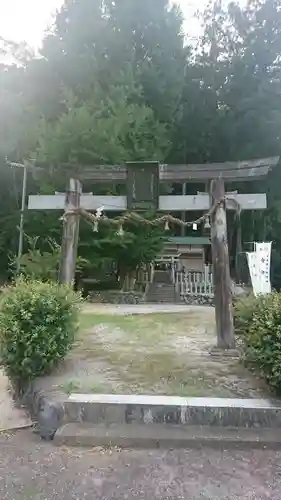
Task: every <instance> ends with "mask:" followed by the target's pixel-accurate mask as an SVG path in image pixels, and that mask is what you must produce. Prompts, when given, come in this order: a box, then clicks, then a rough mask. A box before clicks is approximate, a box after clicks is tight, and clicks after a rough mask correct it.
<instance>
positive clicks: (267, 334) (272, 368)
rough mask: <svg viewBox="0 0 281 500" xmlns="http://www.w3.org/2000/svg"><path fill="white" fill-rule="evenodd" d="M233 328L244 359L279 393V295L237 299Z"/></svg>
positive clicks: (280, 376)
mask: <svg viewBox="0 0 281 500" xmlns="http://www.w3.org/2000/svg"><path fill="white" fill-rule="evenodd" d="M235 327H236V332H237V334H239V335H240V336H241V339H242V342H243V348H244V356H245V360H246V362H248V363H250V364H252V365H253V366H254V367H255V368H256V369H257V370H258V371H259V372H260V374H261V375H262V377H263V378H265V380H266V381H267V383H268V384H269V386H270V387H272V388H273V389H274V391H275V392H276V393H277V394H280V393H281V294H280V293H276V292H274V293H271V294H269V295H265V296H260V297H257V298H255V297H254V296H250V297H247V298H246V299H241V300H239V301H238V302H237V304H236V306H235Z"/></svg>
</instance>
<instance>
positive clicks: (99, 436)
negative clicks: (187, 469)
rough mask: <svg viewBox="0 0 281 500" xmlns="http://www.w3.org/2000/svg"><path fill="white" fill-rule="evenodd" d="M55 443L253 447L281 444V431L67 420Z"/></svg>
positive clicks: (173, 446)
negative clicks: (80, 422)
mask: <svg viewBox="0 0 281 500" xmlns="http://www.w3.org/2000/svg"><path fill="white" fill-rule="evenodd" d="M54 443H55V444H56V445H58V446H60V445H66V446H85V447H120V448H146V449H153V448H166V449H167V448H168V449H174V448H202V447H211V448H219V449H228V448H230V449H233V448H238V449H247V450H248V449H254V448H261V449H264V448H270V449H280V448H281V431H280V430H278V432H276V430H275V431H273V430H272V429H237V428H223V429H219V428H213V427H207V426H206V427H199V426H195V427H192V426H190V427H186V426H182V425H181V426H174V425H172V424H166V425H161V424H155V425H144V424H131V425H118V424H117V425H109V426H106V425H101V424H100V425H93V424H87V423H84V424H78V423H70V424H66V425H64V426H62V427H61V428H60V429H58V431H57V432H56V434H55V436H54Z"/></svg>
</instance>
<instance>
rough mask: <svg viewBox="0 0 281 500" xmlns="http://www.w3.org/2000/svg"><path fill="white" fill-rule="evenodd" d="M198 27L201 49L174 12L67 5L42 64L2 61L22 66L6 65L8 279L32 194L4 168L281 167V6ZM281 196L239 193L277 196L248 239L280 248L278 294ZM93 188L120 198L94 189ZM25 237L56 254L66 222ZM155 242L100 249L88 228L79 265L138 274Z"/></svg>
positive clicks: (33, 224)
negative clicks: (276, 162) (26, 164)
mask: <svg viewBox="0 0 281 500" xmlns="http://www.w3.org/2000/svg"><path fill="white" fill-rule="evenodd" d="M201 21H202V26H203V30H202V34H201V35H200V36H198V40H197V41H196V44H195V43H194V40H193V42H192V43H190V42H189V38H188V31H189V25H190V23H191V22H193V21H192V20H188V19H187V20H186V21H185V23H184V24H183V17H182V14H181V11H180V9H179V8H178V7H175V6H173V7H171V6H170V3H169V2H168V1H167V0H153V2H152V1H151V0H143V1H142V2H139V1H138V0H115V1H114V2H113V1H112V0H102V1H101V0H65V4H64V5H63V7H62V8H61V10H60V11H59V12H58V13H57V16H56V19H55V21H54V25H53V27H52V29H51V30H50V32H49V33H47V35H46V36H45V38H44V41H43V45H42V49H41V51H40V54H39V56H36V57H35V56H34V54H32V52H31V51H29V50H28V48H27V47H26V46H25V45H24V44H22V45H15V44H13V43H11V42H9V41H4V40H2V44H1V52H2V56H3V54H4V55H6V56H7V57H8V59H9V61H11V60H13V61H14V63H13V64H4V63H2V64H1V65H0V176H1V183H0V214H1V215H0V219H1V232H0V275H1V276H3V278H4V277H5V276H7V275H8V274H9V266H10V259H11V256H12V255H14V254H15V253H16V250H17V240H18V223H19V210H20V202H21V182H22V181H21V179H22V171H21V169H16V168H8V167H7V164H6V163H5V158H8V159H9V160H11V161H15V162H22V161H23V160H25V159H28V158H32V159H35V160H36V161H37V162H38V163H42V164H45V165H49V166H50V165H51V166H54V165H55V166H56V168H57V169H59V165H60V164H62V163H68V164H69V170H71V165H72V164H73V165H74V164H77V163H79V164H80V165H83V164H95V163H98V164H101V163H103V164H119V163H122V162H124V161H127V160H131V161H135V160H136V161H137V160H159V161H165V162H167V163H172V164H176V163H202V162H220V161H227V160H243V159H253V158H261V157H267V156H274V155H280V153H281V137H280V134H281V7H280V1H279V0H249V2H248V5H247V6H246V7H245V8H243V9H242V8H241V7H239V5H238V4H236V3H235V2H231V3H230V4H229V5H228V7H227V8H225V9H224V8H222V2H221V1H219V0H216V1H214V2H213V1H212V2H210V5H209V6H208V8H207V9H206V11H205V12H204V13H202V15H201ZM184 30H185V31H186V32H187V33H184ZM0 42H1V40H0ZM2 59H3V57H2ZM46 168H47V167H46ZM279 183H281V170H280V167H277V168H276V169H275V171H274V172H273V173H272V174H271V175H270V176H269V177H268V179H267V180H266V181H262V182H260V183H258V182H250V183H245V185H243V184H242V185H240V186H239V189H240V191H241V192H247V191H252V192H253V191H262V192H264V191H266V192H267V194H268V209H267V210H266V211H265V212H263V213H261V212H256V213H251V212H249V213H245V214H243V213H242V216H241V224H242V238H243V242H244V243H245V244H246V242H251V241H254V240H255V239H256V240H265V239H266V240H272V241H274V255H273V267H274V277H275V281H276V283H277V284H278V276H279V274H280V276H281V260H280V259H281V192H280V184H279ZM83 188H84V191H85V192H90V191H91V192H95V193H98V192H104V193H108V192H109V190H110V192H111V193H115V192H120V189H122V188H120V186H116V185H115V186H102V185H100V186H98V187H97V186H93V185H91V184H90V183H88V184H87V183H86V184H84V186H83ZM63 189H64V186H63V185H58V184H57V183H55V184H54V182H53V180H52V178H51V177H48V176H45V177H42V178H41V179H39V180H38V179H37V180H36V179H35V180H34V179H33V178H32V176H29V178H28V192H29V193H39V192H40V193H50V192H54V191H55V190H56V191H59V190H63ZM191 216H192V215H191ZM25 232H26V234H27V235H28V238H25V249H27V248H28V245H29V242H30V241H31V239H32V238H33V240H32V241H33V242H34V238H35V237H36V238H38V240H37V243H36V244H37V247H38V248H39V250H40V251H42V252H48V245H49V243H48V242H49V239H52V240H54V241H57V242H58V241H59V239H60V232H61V223H60V222H59V214H57V213H42V212H41V213H40V212H37V213H31V212H28V213H27V215H26V224H25ZM158 240H159V238H158V234H156V233H153V234H150V235H144V234H143V231H140V230H139V229H138V228H128V233H127V236H126V238H125V240H122V241H121V242H120V238H119V240H117V238H116V234H115V233H114V234H113V233H112V234H110V233H107V234H103V231H101V232H100V233H99V234H98V235H96V234H93V232H92V230H91V229H90V228H89V227H88V226H86V225H85V226H84V225H83V224H82V225H81V238H80V254H81V256H82V257H85V258H87V259H89V260H90V262H91V266H93V267H96V268H100V267H101V266H102V265H103V264H104V262H105V261H106V262H108V261H111V260H112V258H113V255H114V256H115V257H114V258H115V260H117V267H118V264H119V260H120V262H124V261H126V259H127V257H126V256H129V257H130V259H131V264H130V265H132V266H133V265H135V262H136V261H137V260H138V259H139V260H142V259H143V260H146V259H148V258H150V257H151V255H152V254H153V252H154V251H155V252H157V251H158V247H159V243H158ZM145 241H150V243H149V245H150V246H149V248H148V245H145ZM244 248H246V247H245V245H244ZM135 253H138V255H135ZM117 256H118V257H117ZM124 256H125V257H124ZM118 259H119V260H118Z"/></svg>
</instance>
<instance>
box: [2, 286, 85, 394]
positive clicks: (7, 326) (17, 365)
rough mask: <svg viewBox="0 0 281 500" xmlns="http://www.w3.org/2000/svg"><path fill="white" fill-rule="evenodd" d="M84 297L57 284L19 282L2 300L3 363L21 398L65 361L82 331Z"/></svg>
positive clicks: (6, 291)
mask: <svg viewBox="0 0 281 500" xmlns="http://www.w3.org/2000/svg"><path fill="white" fill-rule="evenodd" d="M79 302H80V296H79V295H78V294H76V293H75V292H73V291H72V290H71V289H70V288H68V287H65V286H61V285H58V284H57V283H43V282H41V281H26V280H24V279H22V278H21V279H19V280H18V281H16V282H15V284H14V285H12V286H10V287H7V288H6V289H5V292H4V293H3V295H2V297H1V307H0V348H1V351H0V353H1V363H2V365H3V367H4V369H5V371H6V374H7V375H8V377H9V379H10V380H11V382H12V385H13V388H14V389H15V391H16V392H17V394H18V395H20V394H21V393H22V392H23V391H24V390H25V389H26V387H27V386H28V384H29V382H30V381H31V380H33V379H35V378H36V377H38V376H41V375H45V374H47V373H49V372H51V370H52V369H53V368H54V367H55V366H56V365H57V364H58V363H59V361H61V360H63V359H64V357H65V355H66V354H67V352H68V351H69V350H70V348H71V346H72V344H73V341H74V339H75V334H76V332H77V328H78V312H79Z"/></svg>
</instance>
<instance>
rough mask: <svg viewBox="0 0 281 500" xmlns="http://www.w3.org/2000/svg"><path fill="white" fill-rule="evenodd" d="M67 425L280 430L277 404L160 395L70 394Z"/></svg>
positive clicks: (280, 421)
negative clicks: (139, 425)
mask: <svg viewBox="0 0 281 500" xmlns="http://www.w3.org/2000/svg"><path fill="white" fill-rule="evenodd" d="M64 406H65V413H66V421H67V422H79V423H82V422H88V423H92V424H100V423H103V424H120V425H121V424H122V425H123V424H132V423H135V424H150V425H154V424H174V425H185V426H194V425H195V426H198V425H199V426H210V427H239V428H240V427H244V428H262V427H264V428H275V429H279V428H281V406H280V403H279V402H278V401H271V400H263V399H236V398H233V399H228V398H183V397H177V396H157V395H152V396H151V395H150V396H146V395H133V394H131V395H124V394H123V395H114V394H108V395H107V394H71V395H70V396H69V398H68V399H67V400H66V402H65V405H64Z"/></svg>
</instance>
